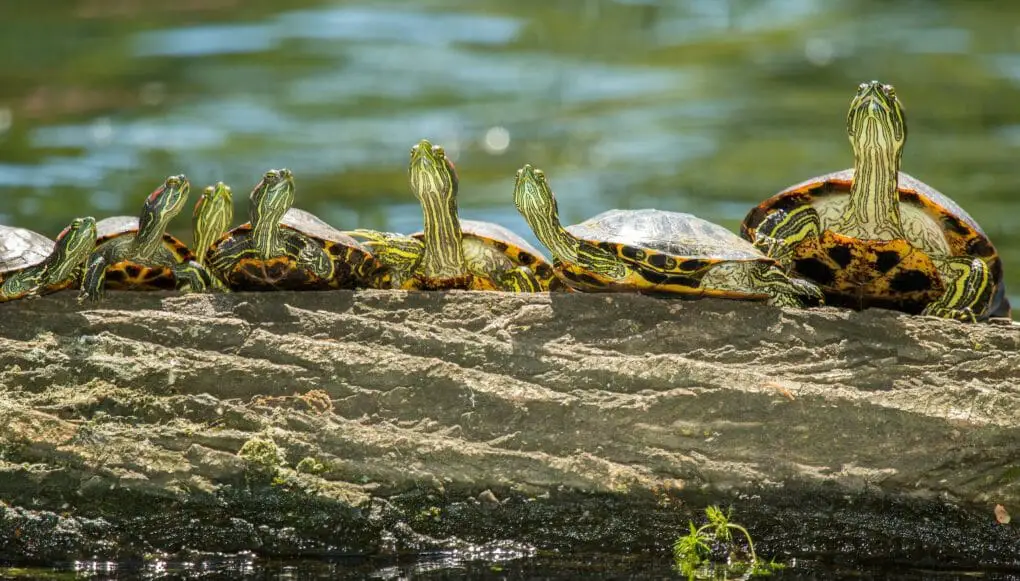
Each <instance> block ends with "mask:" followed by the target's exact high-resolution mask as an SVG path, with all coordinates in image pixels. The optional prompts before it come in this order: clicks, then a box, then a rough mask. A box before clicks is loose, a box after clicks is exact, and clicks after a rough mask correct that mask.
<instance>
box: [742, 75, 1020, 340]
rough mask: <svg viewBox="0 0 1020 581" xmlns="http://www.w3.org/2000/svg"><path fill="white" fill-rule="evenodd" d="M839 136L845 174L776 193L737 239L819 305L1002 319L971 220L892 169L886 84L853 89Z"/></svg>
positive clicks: (895, 134) (896, 164) (1000, 294)
mask: <svg viewBox="0 0 1020 581" xmlns="http://www.w3.org/2000/svg"><path fill="white" fill-rule="evenodd" d="M847 133H848V134H849V137H850V144H851V146H852V148H853V152H854V168H853V169H847V170H843V171H839V172H835V173H831V174H827V175H823V176H819V177H815V178H812V179H810V180H807V181H805V182H802V183H799V184H797V185H794V186H790V187H789V188H787V189H785V190H783V191H781V192H779V193H778V194H776V195H774V196H772V197H771V198H769V199H767V200H765V201H764V202H762V203H761V204H759V205H758V206H757V207H755V208H754V209H752V210H751V211H750V212H749V213H748V215H747V217H746V218H744V222H743V224H742V227H741V234H742V235H743V236H744V237H745V238H746V239H748V240H750V241H752V242H754V244H755V246H757V247H758V248H760V249H762V250H764V251H765V252H766V253H768V254H769V255H770V256H773V257H775V258H776V259H778V260H779V261H780V262H782V263H783V265H784V266H785V267H787V268H788V269H791V271H792V272H793V273H795V274H796V275H797V276H803V277H805V278H807V279H809V280H811V281H813V282H815V283H816V284H818V286H819V287H821V289H822V290H823V291H824V292H825V297H826V302H827V303H828V304H833V305H839V306H844V307H850V308H855V309H862V308H866V307H884V308H891V309H896V310H900V311H904V312H907V313H913V314H918V313H920V314H924V315H934V316H937V317H945V318H952V319H959V320H964V321H976V320H984V319H987V318H989V317H1009V316H1010V306H1009V301H1008V300H1007V299H1006V294H1005V293H1006V290H1005V285H1004V283H1003V274H1002V261H1001V260H1000V259H999V255H998V253H997V252H996V250H995V247H994V246H993V245H992V242H991V240H989V239H988V236H986V235H985V233H984V232H983V231H982V230H981V227H980V226H978V224H977V222H975V221H974V219H973V218H971V217H970V216H969V215H968V214H967V212H965V211H963V209H962V208H960V207H959V206H957V205H956V203H955V202H953V201H952V200H951V199H949V198H948V197H946V196H945V195H943V194H941V193H939V192H938V191H936V190H935V189H934V188H932V187H930V186H928V185H927V184H924V183H922V182H921V181H919V180H917V179H914V178H913V177H911V176H909V175H907V174H905V173H902V172H899V168H900V156H901V154H902V153H903V146H904V144H905V143H906V140H907V125H906V120H905V118H904V114H903V108H902V105H901V104H900V101H899V99H898V98H897V97H896V92H895V89H894V88H893V87H892V86H891V85H883V84H881V83H879V82H878V81H871V82H869V83H861V85H860V86H859V87H858V89H857V94H856V95H855V96H854V98H853V99H852V100H851V101H850V111H849V113H848V114H847Z"/></svg>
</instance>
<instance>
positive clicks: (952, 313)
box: [921, 303, 977, 323]
mask: <svg viewBox="0 0 1020 581" xmlns="http://www.w3.org/2000/svg"><path fill="white" fill-rule="evenodd" d="M921 314H922V315H925V316H928V317H938V318H940V319H953V320H954V321H962V322H964V323H976V322H977V315H975V314H974V310H973V309H971V308H970V307H963V308H960V309H957V308H952V307H945V306H942V305H939V304H936V303H931V304H929V305H928V306H927V307H925V308H924V310H923V311H921Z"/></svg>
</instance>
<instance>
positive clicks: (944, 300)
mask: <svg viewBox="0 0 1020 581" xmlns="http://www.w3.org/2000/svg"><path fill="white" fill-rule="evenodd" d="M934 262H935V268H936V269H938V271H939V276H941V277H942V280H944V281H946V291H945V292H944V293H943V294H942V296H940V297H939V298H937V299H935V300H934V301H932V302H930V303H928V306H926V307H925V308H924V310H923V311H921V314H922V315H930V316H935V317H942V318H945V319H956V320H958V321H966V322H971V323H974V322H977V320H978V317H984V315H985V311H986V310H988V306H989V304H990V302H991V299H992V291H993V288H992V287H993V285H992V276H991V272H990V271H989V269H988V265H987V264H985V261H983V260H981V259H980V258H965V257H950V258H936V259H934Z"/></svg>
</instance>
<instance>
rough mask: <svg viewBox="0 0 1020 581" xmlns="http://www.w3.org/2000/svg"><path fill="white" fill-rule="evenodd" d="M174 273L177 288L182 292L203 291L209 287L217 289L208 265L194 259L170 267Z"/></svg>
mask: <svg viewBox="0 0 1020 581" xmlns="http://www.w3.org/2000/svg"><path fill="white" fill-rule="evenodd" d="M170 270H171V271H173V273H174V280H176V281H177V290H179V291H182V292H202V291H205V290H208V289H213V290H216V286H215V284H214V283H213V279H214V278H215V277H213V275H212V273H211V272H210V271H209V269H207V268H206V267H204V266H202V265H201V264H199V263H198V262H196V261H194V260H188V261H187V262H178V263H176V264H174V265H173V266H171V267H170Z"/></svg>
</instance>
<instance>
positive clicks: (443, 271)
mask: <svg viewBox="0 0 1020 581" xmlns="http://www.w3.org/2000/svg"><path fill="white" fill-rule="evenodd" d="M421 205H422V211H423V212H424V225H425V227H424V231H425V249H424V251H423V252H422V263H421V264H422V270H423V272H424V274H425V276H427V277H442V276H457V275H461V274H464V273H465V272H467V264H466V261H465V260H464V247H463V245H462V243H463V239H464V238H463V234H462V233H461V229H460V218H459V216H458V213H457V197H456V192H450V193H449V194H447V193H444V192H429V193H427V194H426V195H423V196H421Z"/></svg>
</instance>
